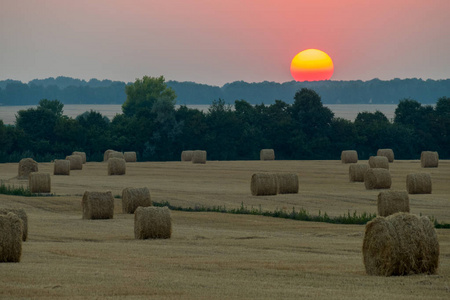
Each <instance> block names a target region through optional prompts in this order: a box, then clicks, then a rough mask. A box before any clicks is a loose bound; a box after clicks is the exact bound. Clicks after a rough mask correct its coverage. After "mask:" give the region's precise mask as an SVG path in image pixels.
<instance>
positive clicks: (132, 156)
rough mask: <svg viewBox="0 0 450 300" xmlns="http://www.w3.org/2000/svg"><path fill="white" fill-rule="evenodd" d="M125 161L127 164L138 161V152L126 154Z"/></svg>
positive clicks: (124, 154)
mask: <svg viewBox="0 0 450 300" xmlns="http://www.w3.org/2000/svg"><path fill="white" fill-rule="evenodd" d="M123 159H125V162H136V161H137V155H136V152H134V151H129V152H124V153H123Z"/></svg>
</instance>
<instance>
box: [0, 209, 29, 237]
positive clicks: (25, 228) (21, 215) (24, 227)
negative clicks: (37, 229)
mask: <svg viewBox="0 0 450 300" xmlns="http://www.w3.org/2000/svg"><path fill="white" fill-rule="evenodd" d="M8 213H13V214H15V215H17V216H18V217H19V218H20V220H22V241H24V242H25V241H26V240H27V238H28V216H27V213H26V212H25V210H24V209H23V208H19V209H15V208H0V215H7V214H8Z"/></svg>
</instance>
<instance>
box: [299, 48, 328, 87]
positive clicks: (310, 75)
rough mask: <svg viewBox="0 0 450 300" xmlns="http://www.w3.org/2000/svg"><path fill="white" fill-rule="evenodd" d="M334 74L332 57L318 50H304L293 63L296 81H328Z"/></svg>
mask: <svg viewBox="0 0 450 300" xmlns="http://www.w3.org/2000/svg"><path fill="white" fill-rule="evenodd" d="M333 72H334V65H333V61H332V60H331V58H330V56H328V54H326V53H325V52H323V51H321V50H317V49H307V50H304V51H302V52H300V53H298V54H297V55H296V56H295V57H294V58H293V59H292V62H291V74H292V77H294V79H295V80H296V81H318V80H328V79H330V78H331V76H332V75H333Z"/></svg>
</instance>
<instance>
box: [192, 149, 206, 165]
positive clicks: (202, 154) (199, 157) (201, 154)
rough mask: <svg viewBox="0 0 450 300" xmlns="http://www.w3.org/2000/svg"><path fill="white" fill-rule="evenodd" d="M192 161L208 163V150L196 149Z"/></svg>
mask: <svg viewBox="0 0 450 300" xmlns="http://www.w3.org/2000/svg"><path fill="white" fill-rule="evenodd" d="M192 163H194V164H205V163H206V151H203V150H195V151H194V153H193V154H192Z"/></svg>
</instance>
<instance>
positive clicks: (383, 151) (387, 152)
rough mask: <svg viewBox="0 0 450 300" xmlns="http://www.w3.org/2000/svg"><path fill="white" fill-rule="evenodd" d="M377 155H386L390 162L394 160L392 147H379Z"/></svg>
mask: <svg viewBox="0 0 450 300" xmlns="http://www.w3.org/2000/svg"><path fill="white" fill-rule="evenodd" d="M377 156H385V157H387V159H388V161H389V162H394V151H393V150H392V149H378V151H377Z"/></svg>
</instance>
